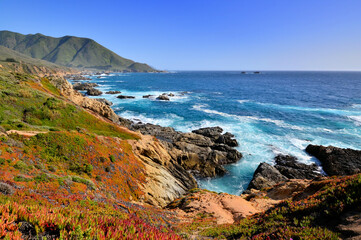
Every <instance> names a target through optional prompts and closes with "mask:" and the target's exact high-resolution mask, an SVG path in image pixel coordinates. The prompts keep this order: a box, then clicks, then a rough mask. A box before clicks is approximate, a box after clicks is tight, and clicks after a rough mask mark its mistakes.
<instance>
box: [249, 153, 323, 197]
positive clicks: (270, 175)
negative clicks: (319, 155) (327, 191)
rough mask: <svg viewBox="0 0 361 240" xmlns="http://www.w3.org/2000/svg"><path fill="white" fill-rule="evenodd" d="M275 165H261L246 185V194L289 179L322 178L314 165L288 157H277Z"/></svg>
mask: <svg viewBox="0 0 361 240" xmlns="http://www.w3.org/2000/svg"><path fill="white" fill-rule="evenodd" d="M275 162H276V164H275V165H274V166H271V165H270V164H268V163H261V164H260V165H259V166H258V168H257V169H256V171H255V173H254V175H253V179H252V181H251V182H250V184H249V185H248V188H247V191H246V193H247V192H249V190H251V189H257V190H261V189H263V188H268V187H272V186H274V185H276V184H278V183H281V182H283V181H286V180H289V179H309V180H311V179H314V178H317V177H320V176H322V175H321V173H320V172H319V168H318V166H317V165H316V164H311V165H307V164H304V163H300V162H298V161H297V158H295V157H293V156H289V155H281V154H280V155H277V156H276V157H275Z"/></svg>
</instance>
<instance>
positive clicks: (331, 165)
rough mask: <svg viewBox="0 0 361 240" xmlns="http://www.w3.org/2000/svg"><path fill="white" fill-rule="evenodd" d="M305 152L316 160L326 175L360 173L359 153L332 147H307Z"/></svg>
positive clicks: (360, 155) (360, 153)
mask: <svg viewBox="0 0 361 240" xmlns="http://www.w3.org/2000/svg"><path fill="white" fill-rule="evenodd" d="M306 152H307V153H309V154H311V155H313V156H315V157H316V158H318V159H319V160H320V162H321V165H322V167H323V170H324V171H325V173H327V174H328V175H331V176H333V175H352V174H356V173H360V172H361V151H359V150H353V149H349V148H347V149H344V148H338V147H333V146H328V147H325V146H320V145H312V144H310V145H308V146H307V148H306Z"/></svg>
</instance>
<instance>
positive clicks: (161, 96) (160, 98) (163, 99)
mask: <svg viewBox="0 0 361 240" xmlns="http://www.w3.org/2000/svg"><path fill="white" fill-rule="evenodd" d="M157 100H161V101H169V97H168V96H167V95H164V94H162V95H159V96H158V97H157Z"/></svg>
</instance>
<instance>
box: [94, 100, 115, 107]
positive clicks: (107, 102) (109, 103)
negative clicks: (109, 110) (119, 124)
mask: <svg viewBox="0 0 361 240" xmlns="http://www.w3.org/2000/svg"><path fill="white" fill-rule="evenodd" d="M96 100H98V101H99V102H102V103H105V104H106V105H108V106H111V105H113V103H112V102H111V101H108V100H106V99H105V98H96Z"/></svg>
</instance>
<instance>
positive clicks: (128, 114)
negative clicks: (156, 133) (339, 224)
mask: <svg viewBox="0 0 361 240" xmlns="http://www.w3.org/2000/svg"><path fill="white" fill-rule="evenodd" d="M119 116H121V117H123V118H126V119H130V120H132V121H135V122H139V121H140V122H142V123H151V124H155V125H160V126H164V127H167V126H172V125H173V123H174V122H175V121H182V120H183V117H181V116H178V115H176V114H173V113H170V114H166V118H152V117H149V116H146V115H144V114H140V113H136V112H132V111H124V112H122V113H120V114H119Z"/></svg>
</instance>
